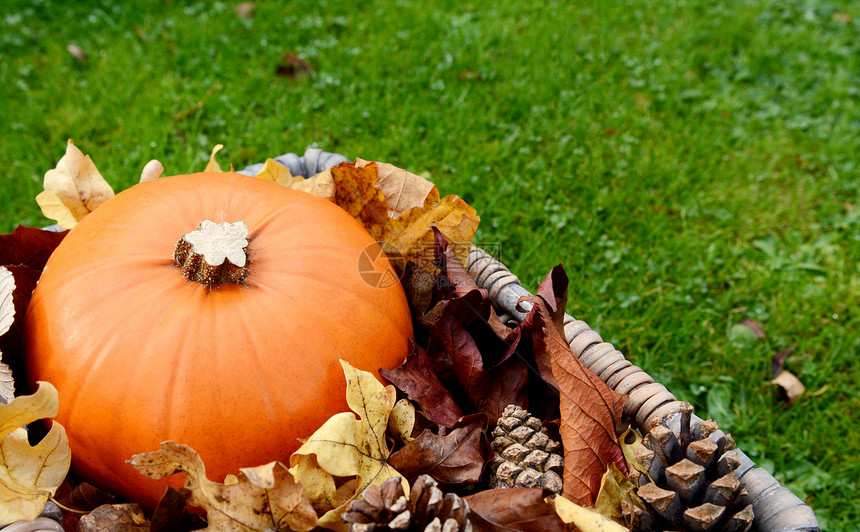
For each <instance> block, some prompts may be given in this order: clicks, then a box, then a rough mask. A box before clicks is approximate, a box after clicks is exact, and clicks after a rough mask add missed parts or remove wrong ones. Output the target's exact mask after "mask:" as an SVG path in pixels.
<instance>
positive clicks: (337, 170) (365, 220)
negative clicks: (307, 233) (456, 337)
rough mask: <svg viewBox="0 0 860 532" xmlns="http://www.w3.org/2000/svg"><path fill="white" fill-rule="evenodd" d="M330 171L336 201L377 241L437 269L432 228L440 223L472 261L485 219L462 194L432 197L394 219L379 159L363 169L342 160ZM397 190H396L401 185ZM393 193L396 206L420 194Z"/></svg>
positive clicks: (458, 251)
mask: <svg viewBox="0 0 860 532" xmlns="http://www.w3.org/2000/svg"><path fill="white" fill-rule="evenodd" d="M330 171H331V175H332V178H333V180H334V184H335V203H337V204H338V205H340V206H341V207H342V208H344V209H345V210H346V211H347V212H349V213H350V214H351V215H352V216H353V217H354V218H355V219H356V220H358V221H359V222H360V223H361V224H362V225H363V226H364V227H365V228H366V229H367V230H368V232H369V233H370V234H371V235H372V236H373V237H374V238H376V240H378V241H384V242H388V243H389V244H392V245H393V246H395V248H396V249H398V250H399V251H400V253H401V254H402V256H403V257H405V258H406V259H407V260H412V261H414V262H416V263H419V264H421V265H422V267H424V269H425V270H427V271H430V272H432V271H434V269H435V268H434V266H433V258H434V257H433V254H432V250H433V244H434V236H433V231H432V228H433V227H436V228H438V229H439V230H440V231H441V232H442V234H443V235H444V236H445V238H446V239H447V240H448V241H449V242H452V243H454V245H455V254H456V255H457V257H458V258H459V259H460V261H461V262H463V263H465V262H466V258H467V255H468V253H469V248H470V245H471V242H472V239H473V238H474V236H475V232H476V231H477V229H478V223H479V222H480V218H479V217H478V214H477V212H475V209H473V208H472V207H471V206H470V205H469V204H468V203H466V202H465V201H463V200H462V199H461V198H459V197H457V196H445V197H444V198H441V199H439V200H438V201H435V200H434V198H435V196H432V195H430V196H428V197H429V198H430V201H425V203H424V204H423V205H421V206H415V207H412V208H409V209H407V210H405V211H402V212H400V213H395V214H397V215H396V217H390V216H389V204H388V202H387V200H386V197H385V194H384V193H383V191H382V190H380V189H379V188H377V186H376V182H377V179H378V177H379V170H378V166H377V164H376V163H369V164H367V165H366V166H361V167H357V166H356V165H355V164H350V163H341V164H340V165H338V166H335V167H332V168H331V169H330ZM407 183H408V181H407V180H403V182H402V184H404V186H406V184H407ZM391 188H392V189H395V190H396V188H397V187H391ZM392 194H394V196H392V197H395V198H396V199H395V200H394V203H395V205H398V204H405V205H409V204H410V202H411V203H414V202H415V198H414V197H413V198H411V199H410V198H409V196H408V195H406V194H405V193H404V192H402V191H401V192H399V193H392ZM401 199H402V201H401ZM392 213H394V211H393V210H392ZM428 251H431V253H428Z"/></svg>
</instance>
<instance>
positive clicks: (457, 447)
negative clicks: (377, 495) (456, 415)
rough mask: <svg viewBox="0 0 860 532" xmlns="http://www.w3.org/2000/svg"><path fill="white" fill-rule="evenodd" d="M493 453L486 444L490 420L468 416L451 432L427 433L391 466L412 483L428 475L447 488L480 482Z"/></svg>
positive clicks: (391, 461)
mask: <svg viewBox="0 0 860 532" xmlns="http://www.w3.org/2000/svg"><path fill="white" fill-rule="evenodd" d="M492 454H493V451H492V449H491V447H490V442H489V440H487V416H485V415H483V414H473V415H471V416H466V417H464V418H463V419H462V420H460V422H459V423H457V424H456V425H455V427H454V428H453V429H451V430H447V431H444V433H442V432H440V433H438V434H437V433H434V432H433V431H432V430H431V429H429V428H428V429H425V430H424V431H423V432H422V433H421V434H420V435H419V436H418V437H417V438H416V439H414V440H413V441H411V442H410V443H408V444H407V445H406V446H405V447H403V448H402V449H400V450H398V451H397V452H395V453H394V454H392V455H391V457H390V458H389V460H388V463H389V464H390V465H391V466H392V467H394V468H395V469H397V470H398V471H400V472H401V473H403V474H404V475H406V478H407V479H408V480H409V481H410V482H414V481H415V479H417V478H418V477H419V476H421V475H424V474H427V475H430V476H431V477H433V478H434V479H436V480H437V481H439V482H444V483H446V484H465V483H472V482H480V480H481V474H482V473H483V472H484V467H485V465H486V463H487V462H488V461H489V460H490V458H491V456H492Z"/></svg>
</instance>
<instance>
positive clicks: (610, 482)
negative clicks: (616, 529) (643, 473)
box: [594, 463, 644, 523]
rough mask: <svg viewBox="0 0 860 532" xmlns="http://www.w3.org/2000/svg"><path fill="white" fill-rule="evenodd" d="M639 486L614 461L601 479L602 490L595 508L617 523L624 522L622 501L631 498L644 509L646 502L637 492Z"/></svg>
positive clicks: (595, 502) (598, 494)
mask: <svg viewBox="0 0 860 532" xmlns="http://www.w3.org/2000/svg"><path fill="white" fill-rule="evenodd" d="M636 489H637V486H636V485H635V484H634V483H633V481H632V480H630V479H629V478H627V477H625V476H624V474H623V473H622V472H621V471H619V470H618V467H617V466H616V465H615V464H614V463H612V464H609V469H607V470H606V473H604V475H603V478H602V479H601V480H600V491H599V492H598V493H597V500H595V501H594V509H595V510H596V511H597V512H599V513H600V514H601V515H603V516H605V517H609V518H610V519H613V520H614V521H616V522H617V523H624V516H623V514H622V513H621V501H627V500H631V501H633V504H636V505H637V506H640V507H642V508H643V509H644V503H643V502H642V501H641V499H640V498H639V495H638V494H637V493H636Z"/></svg>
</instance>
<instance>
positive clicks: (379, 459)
mask: <svg viewBox="0 0 860 532" xmlns="http://www.w3.org/2000/svg"><path fill="white" fill-rule="evenodd" d="M341 365H342V366H343V372H344V375H345V376H346V402H347V404H348V405H349V407H350V409H352V412H342V413H340V414H335V415H334V416H332V417H330V418H329V419H328V421H326V422H325V423H323V425H322V426H321V427H320V428H319V429H317V431H316V432H314V433H313V435H311V437H310V438H308V439H307V440H305V442H304V443H303V444H302V446H301V447H299V449H298V451H296V452H295V453H293V455H292V456H291V457H290V471H291V472H292V473H293V475H294V476H295V477H296V479H297V480H298V481H299V482H301V484H302V485H303V486H304V487H305V492H306V493H307V494H308V496H309V497H310V499H311V502H312V504H314V507H315V508H317V511H320V510H324V511H325V514H324V515H323V516H322V517H321V518H320V520H319V526H321V527H325V528H333V529H336V530H337V529H345V524H344V523H343V522H342V521H341V519H340V516H341V514H342V513H343V512H344V511H345V510H346V507H347V506H348V505H349V503H350V502H351V501H353V500H355V499H356V498H357V497H358V496H359V494H360V493H361V492H363V491H364V489H365V488H367V487H368V486H371V485H380V484H382V483H383V482H384V481H385V480H386V479H388V478H391V477H398V476H399V477H402V476H403V475H401V474H400V473H398V472H397V471H396V470H395V469H394V468H393V467H391V465H389V464H388V457H389V455H390V454H391V449H390V447H389V444H388V441H387V438H386V428H387V427H388V422H389V417H390V416H391V412H392V410H393V409H394V405H395V402H396V398H397V397H396V396H397V392H396V391H395V389H394V386H392V385H388V386H383V385H382V383H381V382H379V381H378V380H377V379H376V377H374V376H373V374H371V373H369V372H367V371H362V370H359V369H356V368H354V367H352V366H351V365H350V364H349V363H347V362H345V361H343V360H341ZM353 412H354V413H353ZM356 414H357V415H358V419H356V417H355V416H356ZM336 478H341V479H343V478H353V479H354V482H353V483H352V484H349V485H348V488H344V487H343V486H340V487H339V488H338V487H336V486H337V484H336V482H335V479H336ZM402 484H403V489H404V490H405V491H406V492H407V494H408V490H409V484H408V483H407V482H406V480H405V479H404V480H403V481H402ZM338 490H339V491H338Z"/></svg>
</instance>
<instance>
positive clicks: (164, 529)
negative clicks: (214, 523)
mask: <svg viewBox="0 0 860 532" xmlns="http://www.w3.org/2000/svg"><path fill="white" fill-rule="evenodd" d="M201 528H206V521H204V520H203V518H202V517H200V516H199V515H197V514H193V513H191V512H189V511H188V510H187V509H186V503H185V496H184V495H182V493H180V492H179V491H177V490H175V489H173V488H172V487H170V486H168V487H167V489H165V490H164V495H162V496H161V499H159V501H158V505H157V506H156V507H155V510H154V511H153V512H152V520H151V523H150V525H149V532H190V531H191V530H198V529H201Z"/></svg>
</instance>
